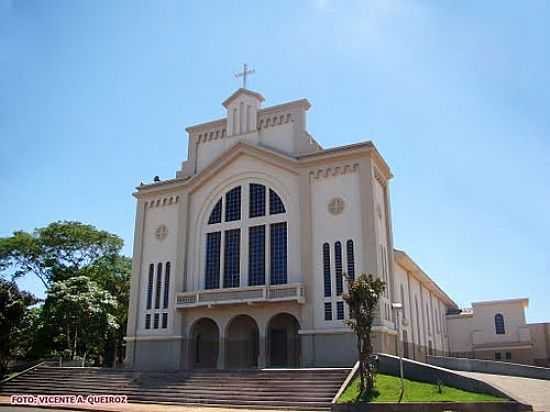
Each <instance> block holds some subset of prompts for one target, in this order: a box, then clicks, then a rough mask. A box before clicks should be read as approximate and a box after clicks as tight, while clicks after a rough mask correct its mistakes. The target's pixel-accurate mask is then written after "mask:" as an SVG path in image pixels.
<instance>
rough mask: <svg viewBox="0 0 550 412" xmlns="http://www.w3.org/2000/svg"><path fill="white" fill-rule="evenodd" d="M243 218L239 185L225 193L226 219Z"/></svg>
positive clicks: (230, 220)
mask: <svg viewBox="0 0 550 412" xmlns="http://www.w3.org/2000/svg"><path fill="white" fill-rule="evenodd" d="M234 220H241V187H240V186H238V187H236V188H234V189H232V190H230V191H229V192H227V193H226V194H225V221H226V222H232V221H234Z"/></svg>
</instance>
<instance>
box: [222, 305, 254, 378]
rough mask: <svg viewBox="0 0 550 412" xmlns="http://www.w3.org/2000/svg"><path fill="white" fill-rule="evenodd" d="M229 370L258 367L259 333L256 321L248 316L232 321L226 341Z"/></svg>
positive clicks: (226, 360)
mask: <svg viewBox="0 0 550 412" xmlns="http://www.w3.org/2000/svg"><path fill="white" fill-rule="evenodd" d="M225 349H226V351H225V363H226V367H227V368H256V367H258V353H259V333H258V325H257V324H256V321H255V320H254V319H252V318H251V317H250V316H247V315H239V316H237V317H235V318H233V319H232V320H231V322H230V323H229V326H228V327H227V333H226V339H225Z"/></svg>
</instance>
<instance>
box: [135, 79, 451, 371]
mask: <svg viewBox="0 0 550 412" xmlns="http://www.w3.org/2000/svg"><path fill="white" fill-rule="evenodd" d="M263 101H264V98H263V97H262V96H261V95H260V94H258V93H256V92H253V91H250V90H248V89H243V88H241V89H239V90H237V91H236V92H235V93H233V95H231V96H230V97H229V98H228V99H226V100H225V101H224V102H223V105H224V107H225V109H226V117H224V118H222V119H217V120H214V121H211V122H208V123H203V124H199V125H196V126H192V127H189V128H188V129H187V132H188V134H189V144H188V157H187V161H185V162H183V164H182V167H181V170H180V171H178V172H177V174H176V178H174V179H171V180H164V181H155V182H154V183H152V184H146V185H143V184H142V185H141V186H140V187H138V190H137V192H136V193H135V194H134V196H135V197H136V198H137V212H136V220H135V237H134V251H133V269H132V278H131V295H130V309H129V316H128V330H127V338H126V345H127V346H126V361H127V365H128V366H129V367H134V368H142V369H187V368H208V367H211V368H215V367H217V368H249V367H259V368H262V367H312V366H348V367H349V366H350V365H352V364H353V362H354V361H355V360H356V351H355V350H356V349H355V347H356V346H355V338H354V335H353V334H352V332H351V330H350V329H349V328H348V327H347V326H346V325H345V323H344V321H345V320H346V319H348V316H349V313H348V310H347V307H346V305H345V304H344V302H343V299H342V295H343V294H344V293H345V291H346V281H345V276H350V277H353V276H357V275H358V274H361V273H372V274H375V275H376V276H379V277H380V278H382V279H383V280H384V281H385V282H386V284H387V287H386V291H385V293H384V295H383V296H382V298H381V299H380V303H379V310H378V316H377V319H376V322H375V328H374V331H375V340H374V342H375V350H377V351H382V352H387V353H397V347H398V342H399V341H400V340H402V341H403V342H404V354H405V356H407V357H410V358H414V359H419V360H424V359H425V356H426V355H427V354H448V353H449V332H448V325H447V321H446V314H447V313H448V312H454V313H456V312H457V310H458V307H457V305H456V304H455V303H454V302H453V300H452V299H450V298H449V297H448V296H447V294H446V293H445V292H443V291H442V290H441V289H440V288H439V287H438V286H437V284H436V283H435V282H434V281H433V280H432V279H430V277H429V276H428V275H427V274H426V273H424V271H423V270H422V269H421V268H420V267H419V266H418V265H417V264H416V263H415V262H414V261H413V260H412V259H411V258H410V257H409V256H408V255H407V254H406V253H405V252H403V251H400V250H396V249H395V248H394V245H393V238H392V222H391V206H390V191H389V182H390V180H391V178H392V174H391V171H390V168H389V166H388V164H387V163H386V162H385V161H384V159H383V157H382V156H381V154H380V153H379V152H378V151H377V149H376V147H375V146H374V144H373V143H372V142H370V141H369V142H361V143H357V144H353V145H349V146H342V147H336V148H331V149H323V148H322V147H321V146H320V145H319V144H318V143H317V142H316V141H315V139H314V138H313V137H312V136H311V135H310V134H309V133H308V131H307V128H306V115H307V111H308V109H309V108H310V103H309V102H308V101H307V100H305V99H302V100H296V101H292V102H289V103H285V104H280V105H277V106H271V107H267V108H262V107H261V104H262V102H263ZM392 302H401V303H403V313H402V316H401V319H400V325H399V326H400V328H399V333H400V336H398V329H397V327H396V322H395V313H393V311H392V306H391V304H392Z"/></svg>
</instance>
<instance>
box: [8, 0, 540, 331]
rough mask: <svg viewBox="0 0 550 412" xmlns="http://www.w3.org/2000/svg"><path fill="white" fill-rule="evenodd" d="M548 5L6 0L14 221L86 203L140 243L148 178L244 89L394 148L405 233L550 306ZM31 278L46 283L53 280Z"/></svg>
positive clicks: (342, 133) (454, 286) (326, 135)
mask: <svg viewBox="0 0 550 412" xmlns="http://www.w3.org/2000/svg"><path fill="white" fill-rule="evenodd" d="M548 21H550V2H548V1H537V0H530V1H528V2H517V1H483V2H480V1H474V0H472V1H468V0H463V1H415V0H407V1H398V0H393V1H392V0H386V1H382V0H362V1H354V0H350V1H346V2H341V1H331V0H302V1H285V0H282V1H277V2H268V1H257V0H254V1H244V0H239V1H231V2H227V1H225V2H222V1H219V2H210V1H171V0H161V1H136V0H133V1H125V0H117V1H110V0H109V1H107V0H93V1H92V0H76V1H75V0H70V1H65V0H56V1H48V2H46V1H41V0H37V1H34V0H25V1H18V0H0V68H1V69H0V199H1V201H0V236H9V235H10V234H11V233H12V232H13V231H15V230H26V231H32V230H33V229H34V228H36V227H42V226H46V225H47V224H48V223H50V222H53V221H56V220H78V221H82V222H86V223H90V224H93V225H95V226H96V227H98V228H101V229H105V230H108V231H110V232H113V233H116V234H118V235H119V236H121V237H122V238H123V239H124V241H125V246H124V250H123V252H124V253H125V254H127V255H131V251H132V240H133V225H134V216H135V199H134V198H133V197H132V195H131V194H132V192H133V190H134V188H135V186H136V185H138V184H139V183H140V182H141V181H143V182H151V181H152V179H153V177H154V176H155V175H159V176H160V177H161V178H162V179H166V178H173V177H175V172H176V170H178V169H179V168H180V165H181V162H182V161H183V160H185V158H186V156H187V135H186V133H185V127H187V126H190V125H193V124H196V123H201V122H205V121H209V120H212V119H216V118H219V117H223V115H224V109H223V107H222V105H221V102H222V101H223V100H224V99H225V98H226V97H228V96H229V95H230V94H231V93H232V92H233V91H235V90H236V89H237V88H238V87H239V81H238V80H237V79H235V78H234V73H236V72H237V71H239V70H240V68H241V66H242V64H243V63H248V64H249V66H251V67H253V68H254V69H255V71H256V73H255V74H254V75H252V76H250V77H249V80H248V87H249V88H250V89H252V90H255V91H258V92H260V93H262V94H263V95H264V96H265V97H266V101H265V102H264V106H270V105H274V104H279V103H283V102H286V101H291V100H295V99H299V98H307V99H309V101H310V102H311V103H312V108H311V109H310V111H309V112H308V120H307V122H308V123H307V127H308V130H309V132H310V133H311V134H312V135H313V136H314V137H315V138H316V139H317V141H319V143H320V144H321V145H322V146H323V147H325V148H329V147H334V146H339V145H344V144H351V143H356V142H360V141H364V140H372V141H373V142H374V143H375V145H376V146H377V148H378V150H379V151H380V152H381V153H382V155H383V156H384V158H385V159H386V161H387V163H388V164H389V165H390V167H391V169H392V172H393V174H394V176H395V177H394V178H393V180H392V182H391V199H392V213H393V229H394V241H395V246H396V247H398V248H400V249H403V250H405V251H406V252H407V253H408V254H409V255H410V256H411V257H412V258H413V259H414V260H415V261H416V262H417V263H418V264H419V265H420V266H421V267H422V268H423V269H424V270H425V271H426V272H427V273H428V274H429V275H430V276H431V277H432V278H433V279H434V280H435V281H436V282H437V283H438V284H439V285H440V286H441V287H442V288H443V289H444V290H445V291H446V292H447V293H448V294H449V295H450V296H451V297H452V298H453V299H454V300H455V301H456V302H457V303H458V304H459V306H462V307H468V306H470V304H471V302H476V301H481V300H491V299H505V298H516V297H528V298H529V299H530V306H529V308H528V311H527V319H528V321H529V322H542V321H550V299H549V296H550V242H549V238H548V234H549V233H550V214H549V206H550V87H549V85H550V42H549V39H550V25H548V24H547V22H548ZM20 285H21V286H22V287H23V288H26V289H28V290H31V291H33V292H34V293H37V294H39V295H43V290H42V288H41V286H40V283H39V281H38V280H36V279H34V278H32V277H27V278H25V279H23V280H22V281H21V282H20Z"/></svg>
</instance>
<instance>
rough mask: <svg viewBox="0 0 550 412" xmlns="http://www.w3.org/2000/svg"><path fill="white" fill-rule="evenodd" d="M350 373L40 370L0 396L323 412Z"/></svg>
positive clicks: (9, 386) (8, 386)
mask: <svg viewBox="0 0 550 412" xmlns="http://www.w3.org/2000/svg"><path fill="white" fill-rule="evenodd" d="M349 371H350V370H349V369H293V370H277V369H273V370H269V369H268V370H266V369H264V370H229V371H219V370H215V371H214V370H213V371H209V370H196V371H166V372H161V371H154V372H143V371H136V370H129V369H101V368H56V367H38V368H35V369H33V370H31V371H29V372H27V373H25V374H23V375H21V376H19V377H17V378H16V379H13V380H11V381H9V382H7V383H5V384H4V385H3V386H2V387H1V388H0V393H4V394H9V393H34V394H110V393H112V394H118V395H127V396H128V400H129V401H137V402H159V403H174V404H186V405H205V406H206V405H212V406H225V407H228V406H241V407H253V408H279V409H302V410H303V409H308V410H326V409H329V408H330V402H331V400H332V398H333V397H334V395H335V394H336V392H337V391H338V388H339V387H340V385H341V384H342V382H343V381H344V379H345V378H346V376H347V375H348V373H349Z"/></svg>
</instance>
